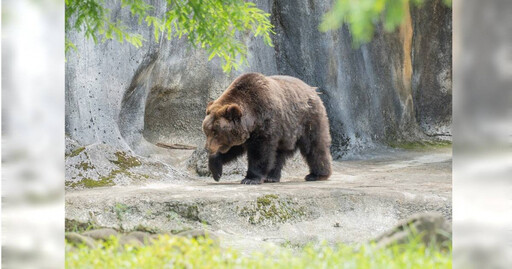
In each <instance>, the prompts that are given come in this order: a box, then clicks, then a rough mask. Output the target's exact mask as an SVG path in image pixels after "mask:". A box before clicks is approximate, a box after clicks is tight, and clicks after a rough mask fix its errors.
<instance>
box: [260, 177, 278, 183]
mask: <svg viewBox="0 0 512 269" xmlns="http://www.w3.org/2000/svg"><path fill="white" fill-rule="evenodd" d="M279 181H280V179H279V178H265V180H264V181H263V182H265V183H277V182H279Z"/></svg>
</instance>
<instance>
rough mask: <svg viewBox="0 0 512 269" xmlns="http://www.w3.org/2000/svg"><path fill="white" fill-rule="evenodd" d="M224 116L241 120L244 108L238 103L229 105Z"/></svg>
mask: <svg viewBox="0 0 512 269" xmlns="http://www.w3.org/2000/svg"><path fill="white" fill-rule="evenodd" d="M224 117H225V118H226V119H228V120H239V119H240V118H242V109H241V108H240V106H239V105H237V104H232V105H229V106H228V107H227V108H226V112H225V113H224Z"/></svg>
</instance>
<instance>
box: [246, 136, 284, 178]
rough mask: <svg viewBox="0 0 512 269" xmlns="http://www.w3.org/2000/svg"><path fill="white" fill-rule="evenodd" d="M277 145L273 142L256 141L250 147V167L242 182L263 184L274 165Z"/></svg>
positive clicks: (248, 157) (248, 154)
mask: <svg viewBox="0 0 512 269" xmlns="http://www.w3.org/2000/svg"><path fill="white" fill-rule="evenodd" d="M275 158H276V147H275V146H273V144H271V143H268V142H267V143H265V142H263V143H256V145H254V146H251V147H249V149H248V151H247V159H248V163H249V168H248V170H247V175H246V176H245V178H244V179H243V180H242V182H241V183H242V184H261V183H263V182H264V181H265V180H266V177H267V174H268V173H269V171H270V170H271V169H272V167H273V166H274V162H275Z"/></svg>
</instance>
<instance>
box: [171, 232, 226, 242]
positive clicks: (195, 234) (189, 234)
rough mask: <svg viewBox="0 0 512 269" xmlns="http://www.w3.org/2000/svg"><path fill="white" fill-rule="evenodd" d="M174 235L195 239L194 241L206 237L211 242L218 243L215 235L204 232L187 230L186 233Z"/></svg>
mask: <svg viewBox="0 0 512 269" xmlns="http://www.w3.org/2000/svg"><path fill="white" fill-rule="evenodd" d="M176 235H177V236H183V237H187V238H195V239H198V238H201V237H208V238H210V239H211V240H213V241H214V242H219V237H218V236H217V235H216V234H214V233H212V232H209V231H206V230H188V231H183V232H181V233H178V234H176Z"/></svg>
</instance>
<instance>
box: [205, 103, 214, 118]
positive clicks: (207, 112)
mask: <svg viewBox="0 0 512 269" xmlns="http://www.w3.org/2000/svg"><path fill="white" fill-rule="evenodd" d="M212 104H213V101H210V102H208V104H207V105H206V115H209V114H210V109H209V108H210V106H211V105H212Z"/></svg>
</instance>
